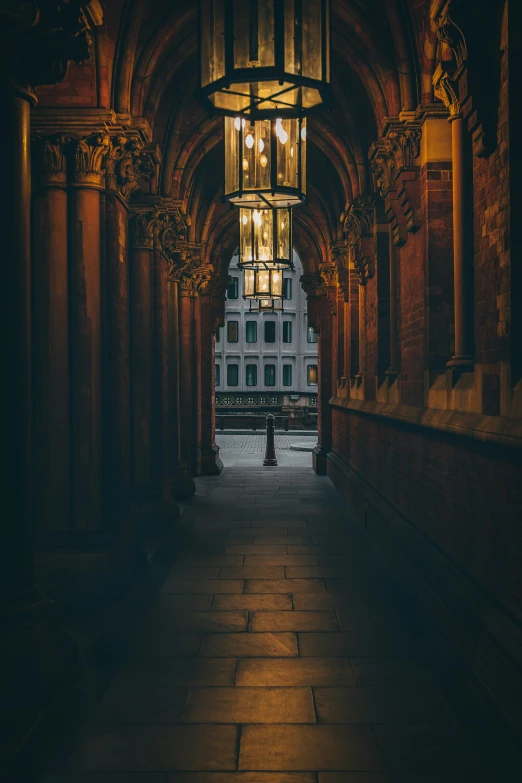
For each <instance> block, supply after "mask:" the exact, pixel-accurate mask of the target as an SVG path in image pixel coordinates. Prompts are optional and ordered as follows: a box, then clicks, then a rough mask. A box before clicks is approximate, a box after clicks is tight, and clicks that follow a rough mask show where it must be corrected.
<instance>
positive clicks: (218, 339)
mask: <svg viewBox="0 0 522 783" xmlns="http://www.w3.org/2000/svg"><path fill="white" fill-rule="evenodd" d="M216 342H217V343H220V342H221V327H220V326H218V329H217V332H216Z"/></svg>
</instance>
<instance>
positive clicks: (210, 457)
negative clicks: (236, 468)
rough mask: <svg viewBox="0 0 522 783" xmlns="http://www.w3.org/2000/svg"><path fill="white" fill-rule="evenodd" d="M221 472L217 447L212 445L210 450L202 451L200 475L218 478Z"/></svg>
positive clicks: (221, 464) (221, 466)
mask: <svg viewBox="0 0 522 783" xmlns="http://www.w3.org/2000/svg"><path fill="white" fill-rule="evenodd" d="M222 470H223V463H222V462H221V459H220V458H219V446H217V445H216V444H214V446H213V447H212V448H211V449H203V451H202V452H201V473H202V475H203V476H218V475H219V474H220V473H221V471H222Z"/></svg>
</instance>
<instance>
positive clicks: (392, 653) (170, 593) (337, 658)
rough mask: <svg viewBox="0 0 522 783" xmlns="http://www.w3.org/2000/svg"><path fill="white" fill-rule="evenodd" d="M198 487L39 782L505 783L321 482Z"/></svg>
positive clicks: (293, 473) (282, 478)
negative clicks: (139, 613)
mask: <svg viewBox="0 0 522 783" xmlns="http://www.w3.org/2000/svg"><path fill="white" fill-rule="evenodd" d="M308 459H309V456H308ZM258 462H260V459H259V458H258ZM197 484H198V488H197V492H196V495H195V496H194V498H193V500H192V501H191V502H190V503H188V504H187V505H186V508H185V512H184V514H183V516H182V517H181V522H182V525H180V530H183V531H184V534H183V539H182V544H181V546H180V547H179V549H178V552H177V554H176V556H175V560H174V563H173V565H172V567H171V568H170V571H169V572H168V575H167V576H166V579H165V581H164V583H163V586H162V588H161V590H160V592H159V594H158V595H157V596H156V597H155V598H154V599H153V600H152V602H151V604H150V607H149V609H148V612H147V614H146V616H145V619H144V620H143V622H141V623H140V625H139V626H138V627H137V628H136V629H135V636H136V641H135V644H134V646H133V648H132V649H131V651H130V652H129V654H128V655H127V656H126V658H125V659H124V661H123V663H122V665H120V667H119V668H118V669H117V671H116V673H115V675H114V677H113V679H112V681H111V682H110V684H109V687H108V689H107V691H106V692H105V695H104V696H103V698H102V700H101V703H100V704H99V706H98V707H96V708H95V709H94V711H93V713H92V715H91V716H90V718H89V719H88V721H87V724H86V725H81V726H80V728H79V738H78V739H77V740H76V742H74V743H72V744H71V743H68V744H67V746H66V747H67V752H64V753H62V754H61V755H59V757H58V760H56V761H55V762H54V764H53V765H52V766H53V767H54V768H53V771H52V774H51V773H50V774H49V775H48V776H47V777H45V779H44V780H45V783H109V781H110V782H111V783H134V782H135V783H167V781H168V783H317V781H319V783H391V782H392V781H393V783H428V782H429V783H468V781H473V783H482V782H483V781H484V782H485V781H487V782H488V783H496V782H497V781H500V780H501V779H504V778H502V777H501V774H502V770H501V768H500V765H499V764H498V765H497V766H495V767H494V769H493V770H492V772H490V773H488V772H487V768H486V762H485V760H484V759H483V758H481V757H480V755H479V754H478V753H477V751H476V750H475V749H474V747H473V744H472V740H471V739H470V734H469V732H468V729H469V727H470V725H471V724H472V722H473V720H474V716H473V715H472V714H471V713H470V714H468V715H466V714H464V715H463V714H459V717H457V715H456V713H455V711H454V709H453V708H452V707H451V706H450V703H449V700H451V699H452V698H454V697H455V694H454V693H452V688H451V680H452V676H454V675H453V674H452V672H451V670H450V664H449V662H448V660H444V659H442V658H441V657H440V651H437V653H436V654H435V655H433V650H432V654H431V655H430V654H429V650H430V647H431V645H432V644H433V643H434V642H433V639H431V638H430V637H429V633H428V629H427V628H426V627H423V626H422V625H421V623H420V617H417V620H416V619H415V612H414V610H413V607H412V605H411V604H410V602H409V601H408V600H407V599H406V598H405V597H404V596H403V595H399V594H398V592H397V589H396V588H395V587H394V586H393V583H392V581H391V580H390V579H389V578H388V577H387V575H386V572H385V570H384V569H383V565H382V563H381V562H380V561H379V558H378V557H377V556H376V553H375V552H374V551H373V550H372V549H371V547H369V545H368V542H367V540H366V538H365V536H364V533H363V532H362V531H361V530H360V528H358V526H357V525H355V524H354V523H353V520H352V518H351V516H350V512H349V509H348V508H347V506H346V505H345V504H344V503H343V502H342V500H341V499H340V497H339V495H338V493H337V492H336V491H335V490H334V489H333V487H332V485H331V483H330V481H329V480H328V479H327V478H325V477H318V476H316V475H315V474H314V473H313V472H312V470H311V468H309V467H304V466H303V467H295V466H294V467H284V468H281V467H278V468H262V467H255V466H252V467H241V468H240V467H230V468H225V471H224V472H223V474H222V475H221V476H219V477H207V478H201V479H198V482H197ZM461 706H462V705H461ZM466 706H467V707H468V709H469V705H466ZM475 741H477V738H476V737H475ZM145 771H146V772H147V773H148V774H143V773H144V772H145ZM117 772H118V773H120V775H117V774H111V775H110V774H108V773H117ZM138 772H141V773H142V774H141V775H140V774H138ZM239 772H241V773H245V774H239ZM247 772H250V774H246V773H247ZM80 773H82V774H80ZM166 773H168V774H166ZM290 773H292V774H290Z"/></svg>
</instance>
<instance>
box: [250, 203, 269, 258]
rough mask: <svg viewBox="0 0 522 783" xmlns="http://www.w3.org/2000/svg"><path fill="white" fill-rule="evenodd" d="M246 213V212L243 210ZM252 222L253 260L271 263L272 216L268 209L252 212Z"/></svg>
mask: <svg viewBox="0 0 522 783" xmlns="http://www.w3.org/2000/svg"><path fill="white" fill-rule="evenodd" d="M245 211H246V210H245ZM253 213H254V214H253V220H254V260H255V261H259V262H265V263H267V262H273V260H274V248H273V244H274V229H273V215H272V210H270V209H261V210H257V209H254V210H253Z"/></svg>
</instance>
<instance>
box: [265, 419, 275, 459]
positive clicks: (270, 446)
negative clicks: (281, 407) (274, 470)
mask: <svg viewBox="0 0 522 783" xmlns="http://www.w3.org/2000/svg"><path fill="white" fill-rule="evenodd" d="M274 422H275V419H274V417H273V416H272V414H271V413H269V414H268V416H267V417H266V451H265V458H264V460H263V467H275V466H276V465H277V458H276V453H275V437H274Z"/></svg>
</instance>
